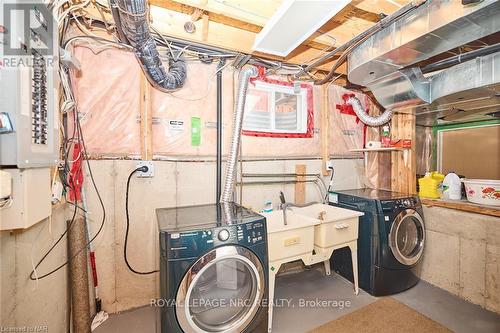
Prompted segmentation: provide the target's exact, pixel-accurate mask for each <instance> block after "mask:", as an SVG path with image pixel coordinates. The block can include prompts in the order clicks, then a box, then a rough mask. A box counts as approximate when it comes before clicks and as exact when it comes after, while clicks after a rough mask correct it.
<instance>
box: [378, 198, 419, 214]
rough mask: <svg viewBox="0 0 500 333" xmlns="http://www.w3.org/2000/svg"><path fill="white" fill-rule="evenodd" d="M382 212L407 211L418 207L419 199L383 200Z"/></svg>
mask: <svg viewBox="0 0 500 333" xmlns="http://www.w3.org/2000/svg"><path fill="white" fill-rule="evenodd" d="M380 204H381V205H382V210H383V211H384V212H387V211H393V210H396V209H406V208H413V207H416V206H418V199H417V198H402V199H394V200H381V201H380Z"/></svg>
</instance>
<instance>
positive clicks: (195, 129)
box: [191, 117, 201, 146]
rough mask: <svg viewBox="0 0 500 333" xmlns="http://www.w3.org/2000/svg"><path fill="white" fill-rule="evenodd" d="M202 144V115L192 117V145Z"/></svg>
mask: <svg viewBox="0 0 500 333" xmlns="http://www.w3.org/2000/svg"><path fill="white" fill-rule="evenodd" d="M200 144H201V119H200V117H191V146H199V145H200Z"/></svg>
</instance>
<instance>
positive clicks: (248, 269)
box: [156, 203, 268, 333]
mask: <svg viewBox="0 0 500 333" xmlns="http://www.w3.org/2000/svg"><path fill="white" fill-rule="evenodd" d="M156 215H157V218H158V226H159V232H160V261H161V263H160V284H161V285H160V291H161V299H160V300H158V301H157V302H156V303H157V305H158V306H160V307H161V332H162V333H181V332H184V333H206V332H210V333H213V332H228V333H229V332H230V333H240V332H245V333H247V332H265V331H267V299H268V256H267V232H266V223H265V222H266V220H265V218H264V217H263V216H261V215H258V214H256V213H254V212H252V211H250V210H247V209H245V208H243V207H241V206H238V205H237V204H234V203H228V204H221V205H202V206H190V207H179V208H162V209H157V210H156Z"/></svg>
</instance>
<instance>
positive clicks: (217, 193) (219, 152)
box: [215, 59, 226, 203]
mask: <svg viewBox="0 0 500 333" xmlns="http://www.w3.org/2000/svg"><path fill="white" fill-rule="evenodd" d="M225 63H226V60H225V59H221V60H220V61H219V65H218V66H217V158H216V163H215V164H216V166H215V168H216V177H215V178H216V181H215V202H216V203H220V197H221V194H222V191H221V187H222V68H223V67H224V64H225Z"/></svg>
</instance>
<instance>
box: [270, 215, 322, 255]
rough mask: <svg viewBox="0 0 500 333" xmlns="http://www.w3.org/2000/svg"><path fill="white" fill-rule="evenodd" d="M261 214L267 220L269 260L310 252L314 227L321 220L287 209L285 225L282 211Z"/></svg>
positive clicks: (312, 245)
mask: <svg viewBox="0 0 500 333" xmlns="http://www.w3.org/2000/svg"><path fill="white" fill-rule="evenodd" d="M261 214H262V215H263V216H264V217H265V218H266V220H267V238H268V241H267V244H268V255H269V262H273V261H277V260H283V259H286V258H291V257H295V258H296V257H298V256H301V255H306V254H310V253H312V251H313V249H314V227H315V226H316V225H318V224H319V223H321V221H319V220H318V219H314V218H310V217H307V216H303V215H298V214H295V213H294V212H292V211H290V210H288V211H287V212H286V220H287V225H285V224H284V223H283V211H274V212H271V213H261Z"/></svg>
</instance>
